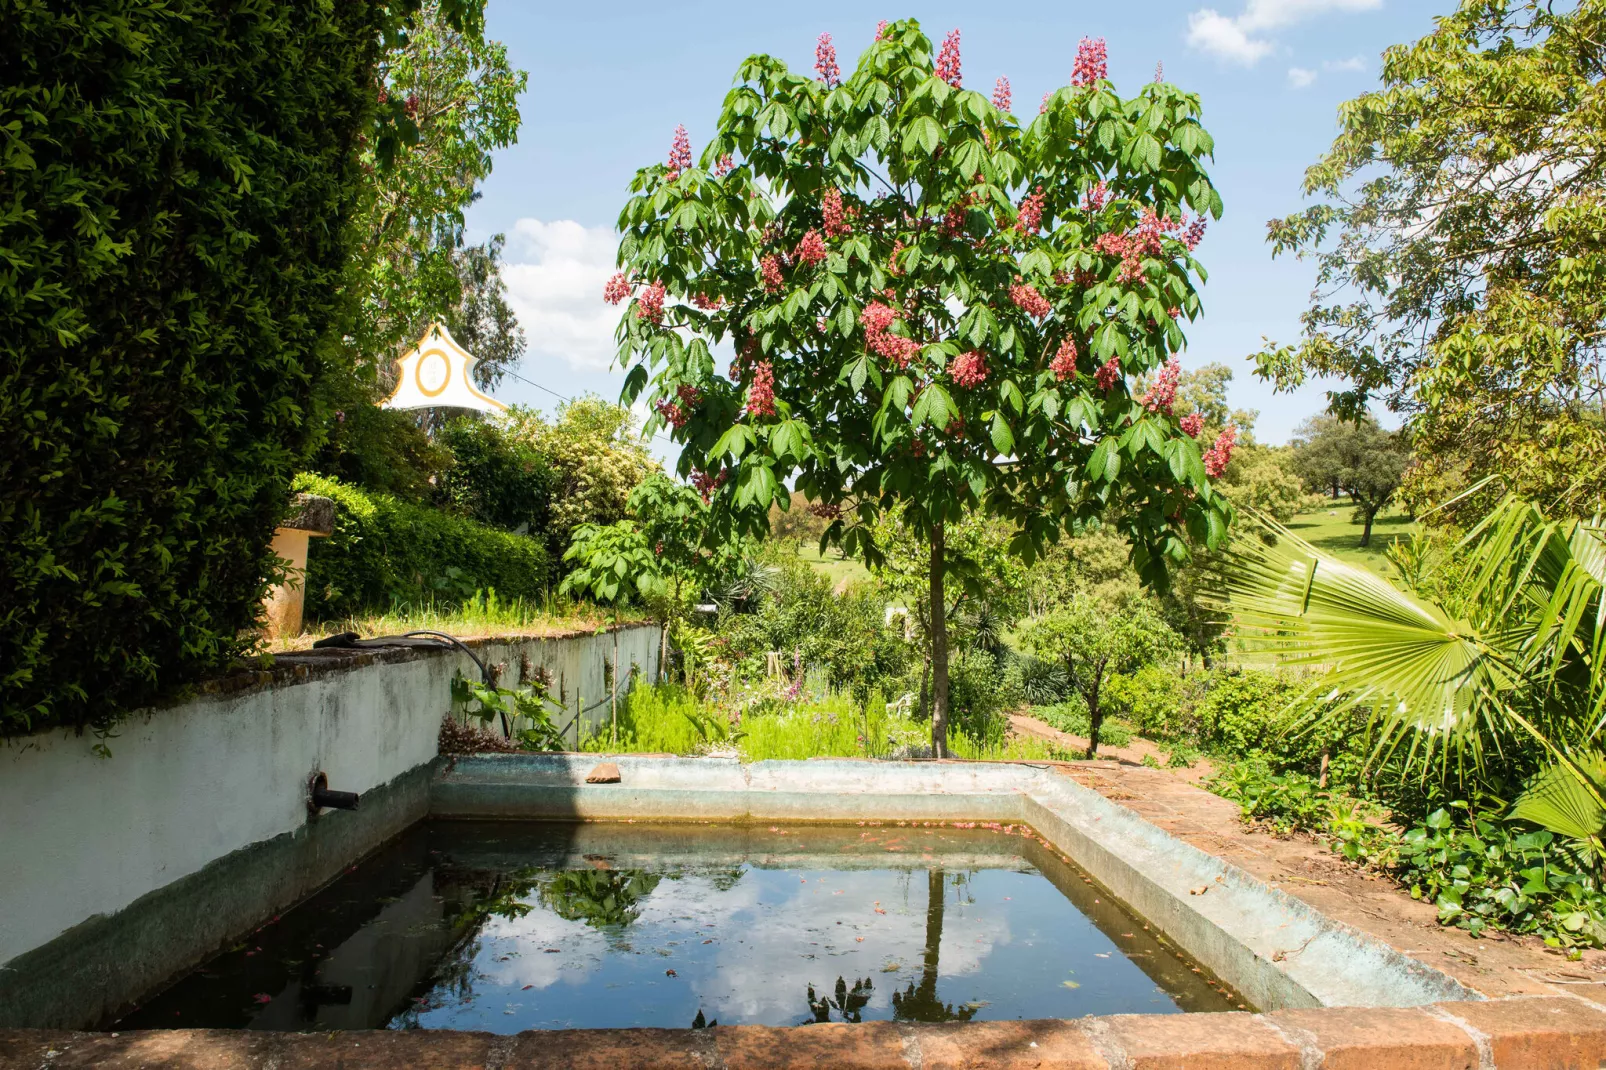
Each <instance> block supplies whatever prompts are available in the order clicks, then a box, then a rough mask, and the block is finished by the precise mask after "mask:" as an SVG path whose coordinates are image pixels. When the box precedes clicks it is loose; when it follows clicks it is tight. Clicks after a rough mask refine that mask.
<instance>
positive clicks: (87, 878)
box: [0, 627, 659, 1027]
mask: <svg viewBox="0 0 1606 1070" xmlns="http://www.w3.org/2000/svg"><path fill="white" fill-rule="evenodd" d="M619 639H620V663H621V667H622V671H621V675H624V671H625V670H626V669H627V668H628V666H629V665H630V664H631V663H632V662H634V664H636V665H638V666H639V667H640V668H641V669H642V671H643V673H644V674H646V675H647V678H649V679H650V678H651V676H652V674H655V673H656V671H657V664H658V640H659V631H658V629H657V628H656V627H634V628H630V629H626V630H624V631H622V632H621V634H620V636H619ZM471 645H473V646H475V647H476V653H477V654H478V655H479V656H480V657H481V658H482V659H485V660H487V661H489V662H491V663H495V664H501V665H503V666H505V668H504V671H503V682H504V683H516V682H517V681H518V679H519V678H520V676H521V675H522V674H523V672H522V671H521V670H528V671H531V672H533V671H534V669H535V667H537V666H540V667H544V668H546V669H547V671H548V672H549V673H550V674H551V676H552V681H553V691H554V694H557V693H558V691H559V688H560V687H561V688H562V689H563V693H564V694H565V696H566V698H567V706H568V707H569V708H570V709H571V710H572V709H574V707H575V699H576V696H577V694H578V695H580V696H583V697H584V699H585V702H586V704H587V705H591V704H592V703H594V702H595V701H596V700H597V699H599V698H603V697H605V696H606V694H607V687H606V684H605V682H604V680H605V677H604V666H605V665H606V664H607V662H608V661H609V660H610V659H611V657H612V653H613V640H612V637H611V636H608V635H584V636H579V637H573V638H566V639H547V640H497V641H483V642H478V643H475V644H471ZM459 670H462V671H463V672H465V673H466V674H472V673H474V672H475V670H474V667H473V664H472V663H471V662H470V660H469V658H468V657H467V656H466V655H464V654H462V653H461V652H458V651H447V650H439V649H419V648H402V649H390V650H383V651H371V650H370V651H362V652H355V651H351V652H309V653H306V654H302V655H295V656H290V655H285V656H281V657H280V658H279V659H278V664H277V665H276V667H275V669H274V670H273V671H272V672H264V673H260V674H255V676H254V677H248V678H246V679H244V680H243V681H242V680H240V679H235V680H234V681H232V683H231V686H232V688H233V689H232V690H229V691H226V692H223V693H213V694H206V695H202V696H201V697H199V698H197V699H195V700H193V701H190V702H187V703H184V704H182V705H177V706H172V707H168V708H163V709H158V710H152V711H146V712H144V713H141V714H138V715H136V716H134V717H132V718H129V719H128V720H126V721H124V722H122V723H121V724H120V725H119V726H118V728H117V730H116V735H115V736H114V737H112V738H110V739H108V740H104V741H101V740H97V739H96V738H94V737H93V736H88V735H84V736H80V735H76V734H74V733H72V732H70V731H53V732H48V733H41V734H39V735H35V736H31V737H27V738H24V739H17V740H11V741H9V742H8V743H6V744H4V745H0V815H4V819H3V821H0V1025H7V1024H9V1025H34V1026H45V1025H53V1026H68V1027H75V1026H79V1025H86V1024H90V1023H92V1022H94V1021H96V1020H98V1019H101V1018H103V1017H104V1016H106V1015H108V1014H112V1013H114V1012H115V1011H116V1010H117V1009H118V1008H120V1007H121V1006H122V1005H123V1004H125V1003H126V1002H127V1001H129V1000H131V999H134V998H137V997H138V996H139V995H140V994H142V993H143V992H144V991H146V990H148V989H149V988H150V987H152V986H153V985H158V984H160V983H162V981H164V980H165V979H166V978H167V977H170V976H172V975H173V974H175V973H177V972H178V971H180V970H183V969H186V968H188V967H189V966H191V965H193V964H194V963H196V962H198V961H200V960H201V959H202V958H204V957H205V956H206V955H207V954H209V953H210V952H211V951H213V950H214V949H215V948H217V947H218V946H220V945H222V944H224V943H226V942H228V941H230V940H232V939H234V938H236V937H237V936H238V935H239V934H240V933H242V932H246V931H249V929H250V928H252V927H254V926H255V925H257V924H259V923H260V921H261V920H262V919H263V918H264V917H266V916H268V915H269V914H271V913H273V912H274V911H276V910H279V909H282V908H283V907H285V906H288V905H290V904H291V903H293V902H295V901H297V900H298V899H300V898H302V897H304V896H305V895H307V894H309V893H310V892H312V891H313V890H315V889H316V888H317V887H318V886H319V885H321V884H322V883H325V882H326V881H328V880H329V879H331V878H332V877H334V876H335V875H336V874H338V873H339V872H340V871H341V870H342V869H343V868H344V867H345V866H347V865H349V864H351V862H352V861H354V860H355V859H356V858H358V857H361V856H362V855H363V854H366V853H367V852H368V851H370V850H372V849H373V848H374V847H376V846H378V845H379V844H380V843H382V842H384V840H385V839H388V838H389V837H390V836H393V835H395V834H396V833H397V832H399V831H401V829H403V828H405V827H406V826H407V825H408V824H411V823H412V822H413V821H415V820H417V819H418V818H420V817H422V816H423V815H424V814H425V812H426V811H427V808H428V781H429V776H430V773H431V772H432V769H433V762H434V760H435V756H436V740H437V736H438V733H439V728H440V720H441V717H442V715H443V714H444V713H445V712H446V711H447V710H448V708H449V705H450V686H451V681H452V678H453V676H454V675H455V674H456V673H457V672H458V671H459ZM242 685H243V686H242ZM607 712H608V710H607V706H606V704H605V703H604V704H602V705H601V706H599V707H598V708H597V709H596V710H593V711H592V713H591V714H590V715H589V716H588V718H587V720H588V721H590V722H591V723H593V724H594V723H598V722H599V721H601V720H604V719H606V716H607ZM102 747H104V748H108V749H109V750H110V756H109V757H108V756H102V754H101V753H100V749H101V748H102ZM318 771H322V772H323V773H325V774H326V775H327V777H328V780H329V786H330V787H331V788H334V789H337V790H341V791H355V792H362V793H365V800H364V807H363V809H361V810H359V811H358V812H356V813H342V812H335V811H329V812H325V813H324V814H322V815H320V816H318V817H316V818H312V817H311V816H310V815H309V813H308V809H307V785H308V781H309V779H310V778H311V776H312V775H313V774H314V773H315V772H318Z"/></svg>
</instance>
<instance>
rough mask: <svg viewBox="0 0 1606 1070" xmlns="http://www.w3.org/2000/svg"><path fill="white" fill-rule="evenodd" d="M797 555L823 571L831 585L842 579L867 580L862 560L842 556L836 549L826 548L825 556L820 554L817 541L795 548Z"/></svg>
mask: <svg viewBox="0 0 1606 1070" xmlns="http://www.w3.org/2000/svg"><path fill="white" fill-rule="evenodd" d="M797 556H798V557H800V558H802V559H803V560H804V561H807V562H808V563H809V564H811V565H813V566H814V567H815V568H816V569H818V570H819V571H821V572H823V573H825V574H826V575H827V576H828V577H830V579H831V585H832V586H833V587H835V586H837V585H839V584H841V582H842V581H843V580H853V581H855V582H857V581H859V580H867V579H869V578H870V572H869V570H868V569H866V568H865V567H864V562H862V561H860V560H859V559H858V558H856V557H843V556H842V555H841V554H840V553H838V552H837V551H836V550H827V551H826V552H825V556H824V557H821V556H820V547H819V545H818V544H817V543H812V542H804V543H802V544H800V545H799V546H798V548H797Z"/></svg>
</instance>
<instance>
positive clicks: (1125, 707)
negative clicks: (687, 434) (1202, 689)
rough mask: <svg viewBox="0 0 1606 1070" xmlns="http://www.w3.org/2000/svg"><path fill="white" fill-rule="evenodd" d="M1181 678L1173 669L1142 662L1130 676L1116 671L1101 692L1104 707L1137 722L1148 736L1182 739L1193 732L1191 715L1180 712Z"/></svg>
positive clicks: (1142, 733)
mask: <svg viewBox="0 0 1606 1070" xmlns="http://www.w3.org/2000/svg"><path fill="white" fill-rule="evenodd" d="M1183 692H1184V688H1183V680H1182V678H1181V677H1180V676H1178V675H1177V673H1176V670H1175V669H1172V668H1170V667H1165V668H1162V667H1161V666H1159V665H1145V666H1144V667H1143V668H1141V669H1139V670H1138V671H1137V672H1135V673H1132V674H1131V675H1130V676H1127V675H1122V674H1119V673H1118V674H1116V675H1114V676H1112V677H1110V680H1109V682H1108V683H1107V684H1105V685H1104V692H1103V694H1102V695H1101V696H1100V698H1101V700H1102V702H1103V704H1104V706H1105V709H1106V710H1107V711H1108V712H1109V713H1113V714H1115V715H1117V716H1119V717H1121V718H1123V719H1125V720H1127V721H1130V722H1131V723H1132V724H1133V725H1134V726H1136V728H1137V730H1138V732H1139V734H1141V735H1144V736H1147V737H1149V738H1150V739H1163V740H1173V739H1183V738H1186V737H1187V736H1190V735H1192V734H1193V733H1192V731H1191V729H1192V727H1193V726H1192V725H1191V724H1190V723H1189V722H1191V720H1192V719H1191V718H1189V717H1186V716H1185V715H1184V712H1183V700H1184V693H1183Z"/></svg>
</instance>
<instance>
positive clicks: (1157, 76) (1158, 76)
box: [1154, 61, 1165, 83]
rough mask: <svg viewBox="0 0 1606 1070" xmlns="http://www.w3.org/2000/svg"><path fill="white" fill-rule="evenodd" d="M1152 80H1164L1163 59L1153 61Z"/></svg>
mask: <svg viewBox="0 0 1606 1070" xmlns="http://www.w3.org/2000/svg"><path fill="white" fill-rule="evenodd" d="M1154 80H1155V82H1157V83H1158V82H1163V81H1165V63H1164V61H1161V62H1157V63H1155V65H1154Z"/></svg>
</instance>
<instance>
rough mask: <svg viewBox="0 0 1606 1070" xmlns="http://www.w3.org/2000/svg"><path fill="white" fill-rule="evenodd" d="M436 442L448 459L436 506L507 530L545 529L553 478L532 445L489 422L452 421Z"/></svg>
mask: <svg viewBox="0 0 1606 1070" xmlns="http://www.w3.org/2000/svg"><path fill="white" fill-rule="evenodd" d="M437 441H438V442H439V444H440V446H441V447H442V449H443V450H444V451H445V452H446V453H447V454H448V455H449V457H450V461H449V462H448V463H447V465H446V468H445V470H444V471H442V472H441V474H440V477H439V480H438V490H437V492H436V495H435V498H436V503H437V504H438V505H440V506H441V507H442V508H444V509H446V510H448V511H450V512H453V513H457V514H459V515H460V516H466V517H469V518H470V519H473V520H478V521H479V522H480V523H482V524H489V525H491V526H492V527H497V528H505V529H506V530H508V531H518V532H520V533H521V534H525V533H528V534H531V535H537V536H540V535H541V534H543V533H544V532H545V531H546V529H547V527H548V520H549V516H548V512H549V509H550V506H551V498H552V483H553V479H554V476H553V474H552V470H551V468H549V467H548V466H547V462H546V458H545V457H543V456H542V455H541V454H540V453H539V452H538V451H537V450H536V449H535V448H534V447H532V446H530V445H529V444H528V443H526V442H524V441H522V440H520V439H518V438H516V437H514V436H513V435H510V434H509V433H508V432H507V431H506V430H505V429H504V428H503V427H502V426H501V425H500V424H498V423H496V422H494V421H491V420H468V419H456V420H453V421H451V422H450V423H448V424H447V425H446V426H445V427H444V428H443V429H442V430H441V433H440V435H439V436H438V439H437Z"/></svg>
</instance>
